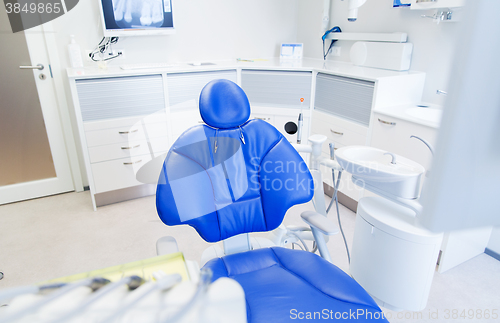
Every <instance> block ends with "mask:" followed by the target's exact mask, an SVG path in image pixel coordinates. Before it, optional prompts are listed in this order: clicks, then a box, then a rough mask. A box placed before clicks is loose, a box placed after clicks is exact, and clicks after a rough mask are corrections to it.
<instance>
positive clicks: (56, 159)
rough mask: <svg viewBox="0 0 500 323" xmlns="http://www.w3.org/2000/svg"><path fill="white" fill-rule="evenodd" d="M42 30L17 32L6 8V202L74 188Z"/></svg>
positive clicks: (1, 147) (0, 187)
mask: <svg viewBox="0 0 500 323" xmlns="http://www.w3.org/2000/svg"><path fill="white" fill-rule="evenodd" d="M41 31H42V27H40V26H38V27H35V28H31V29H29V30H27V31H24V32H17V33H15V34H13V33H12V31H11V29H10V25H9V20H8V18H7V14H6V12H5V10H0V42H1V46H0V204H5V203H10V202H15V201H22V200H26V199H32V198H36V197H41V196H47V195H52V194H58V193H62V192H68V191H72V190H74V184H73V179H72V173H71V168H70V164H69V160H68V154H67V151H66V146H65V143H64V136H63V130H62V125H61V119H60V114H59V110H58V105H57V99H56V92H55V88H54V79H53V78H52V77H51V75H52V73H51V69H50V62H49V59H48V55H47V48H46V44H45V38H44V34H43V33H42V32H41ZM39 64H40V68H41V66H42V65H43V69H31V68H26V69H21V68H20V66H26V67H29V66H36V65H39Z"/></svg>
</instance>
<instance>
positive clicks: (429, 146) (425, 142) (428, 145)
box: [410, 136, 434, 156]
mask: <svg viewBox="0 0 500 323" xmlns="http://www.w3.org/2000/svg"><path fill="white" fill-rule="evenodd" d="M411 138H415V139H418V140H420V141H421V142H423V143H424V144H425V145H426V146H427V148H429V150H430V151H431V154H432V156H434V148H432V145H431V144H430V143H428V142H427V141H426V140H424V139H422V138H420V137H417V136H411V137H410V139H411Z"/></svg>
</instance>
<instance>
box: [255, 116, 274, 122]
mask: <svg viewBox="0 0 500 323" xmlns="http://www.w3.org/2000/svg"><path fill="white" fill-rule="evenodd" d="M254 119H258V120H264V121H266V120H271V118H259V117H255V118H254Z"/></svg>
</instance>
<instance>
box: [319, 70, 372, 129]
mask: <svg viewBox="0 0 500 323" xmlns="http://www.w3.org/2000/svg"><path fill="white" fill-rule="evenodd" d="M374 87H375V83H374V82H369V81H364V80H357V79H351V78H347V77H341V76H334V75H329V74H323V73H318V76H317V79H316V97H315V104H314V106H315V108H316V109H318V110H321V111H324V112H327V113H331V114H333V115H336V116H339V117H342V118H345V119H347V120H350V121H354V122H357V123H359V124H362V125H364V126H368V124H369V123H370V113H371V108H372V101H373V91H374Z"/></svg>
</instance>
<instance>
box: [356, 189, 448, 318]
mask: <svg viewBox="0 0 500 323" xmlns="http://www.w3.org/2000/svg"><path fill="white" fill-rule="evenodd" d="M414 218H415V212H414V211H412V210H410V209H409V208H405V207H403V206H400V205H398V204H396V203H393V202H391V201H389V200H387V199H384V198H380V197H364V198H362V199H360V200H359V203H358V211H357V216H356V226H355V229H354V239H353V245H352V253H351V263H350V272H351V275H352V277H353V278H354V279H356V281H357V282H358V283H359V284H360V285H361V286H363V288H364V289H365V290H366V291H367V292H368V293H369V294H370V295H371V296H372V297H374V298H375V299H376V301H377V303H378V305H380V306H383V307H385V308H388V309H391V310H402V309H405V310H410V311H421V310H423V309H424V308H425V306H426V304H427V299H428V297H429V291H430V288H431V284H432V278H433V276H434V271H435V270H436V262H437V258H438V255H439V249H440V246H441V241H442V238H443V237H442V236H443V235H442V234H435V233H432V232H430V231H427V230H425V229H423V228H419V227H417V226H415V225H414Z"/></svg>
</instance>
